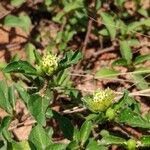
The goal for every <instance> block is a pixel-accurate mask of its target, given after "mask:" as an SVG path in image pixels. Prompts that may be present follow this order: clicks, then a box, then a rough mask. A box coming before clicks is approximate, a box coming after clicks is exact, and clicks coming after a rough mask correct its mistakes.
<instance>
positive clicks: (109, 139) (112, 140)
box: [100, 135, 126, 145]
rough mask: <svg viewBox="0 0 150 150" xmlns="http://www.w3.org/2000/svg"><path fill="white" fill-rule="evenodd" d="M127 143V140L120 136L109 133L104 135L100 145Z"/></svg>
mask: <svg viewBox="0 0 150 150" xmlns="http://www.w3.org/2000/svg"><path fill="white" fill-rule="evenodd" d="M114 144H115V145H125V144H126V140H125V139H123V138H121V137H118V136H114V135H107V136H104V137H103V138H102V139H101V140H100V145H114Z"/></svg>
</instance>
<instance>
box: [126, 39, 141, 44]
mask: <svg viewBox="0 0 150 150" xmlns="http://www.w3.org/2000/svg"><path fill="white" fill-rule="evenodd" d="M127 43H128V45H129V46H138V45H139V44H140V42H139V41H138V40H137V39H129V40H127Z"/></svg>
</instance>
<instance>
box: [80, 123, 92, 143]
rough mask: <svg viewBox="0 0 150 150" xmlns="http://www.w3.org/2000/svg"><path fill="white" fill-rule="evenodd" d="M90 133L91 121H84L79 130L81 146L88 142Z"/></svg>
mask: <svg viewBox="0 0 150 150" xmlns="http://www.w3.org/2000/svg"><path fill="white" fill-rule="evenodd" d="M91 131H92V122H91V121H85V122H84V123H83V124H82V126H81V129H80V141H81V145H82V146H83V145H84V144H85V142H86V141H87V140H88V138H89V136H90V133H91Z"/></svg>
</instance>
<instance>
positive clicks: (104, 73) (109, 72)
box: [96, 68, 119, 78]
mask: <svg viewBox="0 0 150 150" xmlns="http://www.w3.org/2000/svg"><path fill="white" fill-rule="evenodd" d="M118 75H119V71H116V70H113V69H109V68H102V69H100V70H99V71H97V72H96V77H97V78H105V77H106V78H107V77H117V76H118Z"/></svg>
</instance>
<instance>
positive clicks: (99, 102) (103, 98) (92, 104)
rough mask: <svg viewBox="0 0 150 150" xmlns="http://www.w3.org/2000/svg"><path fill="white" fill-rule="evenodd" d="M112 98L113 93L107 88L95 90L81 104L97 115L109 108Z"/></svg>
mask: <svg viewBox="0 0 150 150" xmlns="http://www.w3.org/2000/svg"><path fill="white" fill-rule="evenodd" d="M114 98H115V94H114V92H113V91H112V90H111V89H109V88H107V89H105V90H96V91H95V92H93V94H92V95H90V96H86V97H84V98H83V102H84V104H85V105H86V106H87V108H88V109H89V110H91V111H92V112H95V113H98V112H102V111H105V110H106V109H107V108H108V107H110V106H111V105H112V103H113V100H114Z"/></svg>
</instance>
